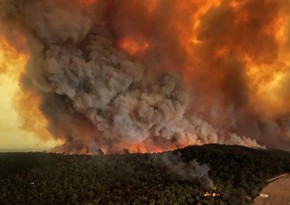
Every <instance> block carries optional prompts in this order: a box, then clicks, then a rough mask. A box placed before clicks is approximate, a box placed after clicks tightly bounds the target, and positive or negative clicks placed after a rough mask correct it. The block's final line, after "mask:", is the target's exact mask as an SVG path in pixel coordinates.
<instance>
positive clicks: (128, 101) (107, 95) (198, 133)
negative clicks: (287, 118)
mask: <svg viewBox="0 0 290 205" xmlns="http://www.w3.org/2000/svg"><path fill="white" fill-rule="evenodd" d="M62 2H64V3H66V4H68V6H67V7H64V6H63V5H62V4H61V3H62ZM76 2H77V1H71V4H69V2H68V1H56V0H51V1H46V0H40V1H35V0H30V1H25V0H20V1H19V0H17V1H16V0H9V1H8V0H2V1H1V2H0V14H1V15H0V16H1V17H2V22H5V23H6V20H7V18H9V19H10V21H9V22H11V21H13V22H16V24H18V25H19V27H21V29H22V31H23V33H24V34H25V35H26V37H27V39H28V44H29V46H30V49H31V59H30V61H29V64H28V66H27V71H26V73H25V75H24V76H23V82H24V83H23V85H22V86H23V87H25V88H26V89H30V90H31V91H33V92H37V93H38V94H39V95H41V96H42V99H41V105H40V109H41V111H42V112H43V114H44V115H45V116H46V117H47V119H48V121H49V130H50V132H51V133H52V134H53V135H54V137H55V138H65V142H66V144H65V145H64V146H62V147H59V149H60V150H63V151H65V152H79V151H84V150H85V151H84V152H95V150H103V151H104V152H107V153H109V152H119V151H121V150H123V149H126V148H128V147H130V146H131V145H135V144H139V143H144V144H145V147H146V150H147V151H154V149H155V147H161V148H162V149H163V150H166V149H169V148H172V147H174V148H178V147H183V146H186V145H190V144H192V145H194V144H195V145H200V144H206V143H223V144H239V145H245V146H259V145H258V144H257V143H256V142H255V140H251V139H249V138H246V137H241V136H238V135H237V134H234V133H231V132H228V131H223V132H221V131H217V130H216V129H215V128H214V127H213V126H212V125H210V124H209V123H208V122H206V121H205V120H204V119H203V118H202V117H201V116H198V115H195V114H192V113H191V112H190V106H191V98H192V96H191V95H190V92H189V90H188V89H187V88H186V87H185V86H184V84H183V77H182V75H181V74H179V73H177V72H174V71H165V72H160V73H159V74H156V75H155V74H154V75H152V73H155V72H154V71H152V70H151V68H150V66H149V65H150V64H149V63H146V64H144V63H143V62H141V61H137V60H136V59H134V58H132V57H130V56H128V54H126V53H125V52H124V51H122V50H120V49H118V48H117V46H116V45H115V41H116V38H117V37H116V36H115V35H116V34H115V32H114V31H111V29H110V27H109V26H107V25H106V23H107V22H106V20H104V19H102V12H100V13H97V14H96V15H94V16H93V15H91V13H90V12H85V11H83V10H82V9H81V8H79V6H78V5H77V3H76ZM99 6H100V7H101V6H102V5H99ZM97 10H98V9H96V11H97ZM11 19H12V20H11ZM9 22H8V23H9ZM8 23H7V24H8ZM169 70H170V69H169ZM173 160H175V159H173ZM167 165H168V166H171V165H172V164H170V163H169V162H168V163H167ZM187 166H189V167H198V166H197V164H196V162H191V163H190V164H189V165H185V164H183V163H178V164H177V165H176V166H171V167H172V168H171V170H172V171H173V172H178V173H179V171H178V170H179V169H181V168H182V169H183V168H184V169H188V168H187ZM182 169H181V170H182ZM190 169H191V168H190ZM206 170H207V169H206V167H203V166H201V168H197V170H196V172H194V173H195V175H196V174H197V176H195V175H193V176H191V175H189V177H203V175H202V174H201V173H203V172H205V173H207V171H206ZM199 171H201V173H200V175H199ZM184 174H185V173H183V171H181V172H180V175H184Z"/></svg>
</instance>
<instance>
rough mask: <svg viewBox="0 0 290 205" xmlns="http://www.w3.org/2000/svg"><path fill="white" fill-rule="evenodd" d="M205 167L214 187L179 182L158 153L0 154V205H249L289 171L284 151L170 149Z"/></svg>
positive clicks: (206, 147) (220, 147)
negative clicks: (271, 181)
mask: <svg viewBox="0 0 290 205" xmlns="http://www.w3.org/2000/svg"><path fill="white" fill-rule="evenodd" d="M169 153H173V154H174V155H180V160H182V161H183V162H190V161H192V160H193V159H196V160H197V161H198V162H199V163H201V164H207V165H208V166H209V167H210V171H209V176H210V178H211V179H212V181H213V183H214V187H208V186H205V185H204V184H203V183H201V182H200V181H199V180H193V181H189V180H181V179H180V176H178V175H175V174H172V173H170V172H168V168H167V167H166V166H164V165H163V164H162V163H159V161H158V160H156V159H158V157H159V156H162V155H164V154H168V153H163V154H122V155H100V156H85V155H63V154H52V153H33V152H31V153H0V204H1V205H2V204H3V205H5V204H7V205H8V204H9V205H10V204H21V205H22V204H29V205H33V204H102V205H103V204H120V205H121V204H136V205H137V204H160V205H161V204H164V205H167V204H226V205H228V204H231V205H239V204H251V203H252V202H253V199H254V198H255V197H256V196H257V194H258V193H259V191H260V190H261V189H262V187H263V186H264V185H265V184H266V181H267V180H268V179H269V178H271V177H273V176H276V175H279V174H282V173H285V172H289V171H290V154H289V152H285V151H279V150H263V149H250V148H246V147H240V146H226V145H213V144H212V145H204V146H192V147H187V148H184V149H180V150H176V151H173V152H169Z"/></svg>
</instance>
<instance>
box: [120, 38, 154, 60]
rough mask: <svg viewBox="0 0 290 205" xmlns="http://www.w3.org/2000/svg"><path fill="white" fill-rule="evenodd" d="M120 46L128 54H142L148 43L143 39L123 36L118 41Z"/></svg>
mask: <svg viewBox="0 0 290 205" xmlns="http://www.w3.org/2000/svg"><path fill="white" fill-rule="evenodd" d="M120 48H122V49H123V50H125V51H126V52H127V53H128V54H129V55H131V56H136V55H142V54H144V53H145V52H146V50H147V49H148V48H149V44H148V43H146V42H144V41H142V40H141V41H135V40H134V39H131V38H124V39H122V40H121V41H120Z"/></svg>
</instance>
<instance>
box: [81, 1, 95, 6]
mask: <svg viewBox="0 0 290 205" xmlns="http://www.w3.org/2000/svg"><path fill="white" fill-rule="evenodd" d="M96 1H97V0H80V5H81V6H91V5H92V4H95V3H96Z"/></svg>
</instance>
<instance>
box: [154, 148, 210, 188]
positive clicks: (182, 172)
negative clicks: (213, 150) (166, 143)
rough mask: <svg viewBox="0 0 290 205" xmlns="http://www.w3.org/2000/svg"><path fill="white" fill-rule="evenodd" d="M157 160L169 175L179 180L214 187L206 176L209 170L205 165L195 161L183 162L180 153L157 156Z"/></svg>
mask: <svg viewBox="0 0 290 205" xmlns="http://www.w3.org/2000/svg"><path fill="white" fill-rule="evenodd" d="M159 160H160V161H161V162H162V163H160V164H164V166H165V167H166V168H167V170H168V172H169V173H170V174H172V175H176V176H177V177H178V178H179V179H181V180H184V181H196V180H197V181H199V182H200V183H202V185H204V186H206V187H213V185H214V184H213V181H212V180H211V179H210V177H209V175H208V173H209V171H210V168H209V167H208V165H206V164H200V163H198V162H197V161H196V160H192V161H190V162H187V163H186V162H183V161H182V159H181V154H180V153H177V154H173V153H163V154H162V155H161V156H159Z"/></svg>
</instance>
